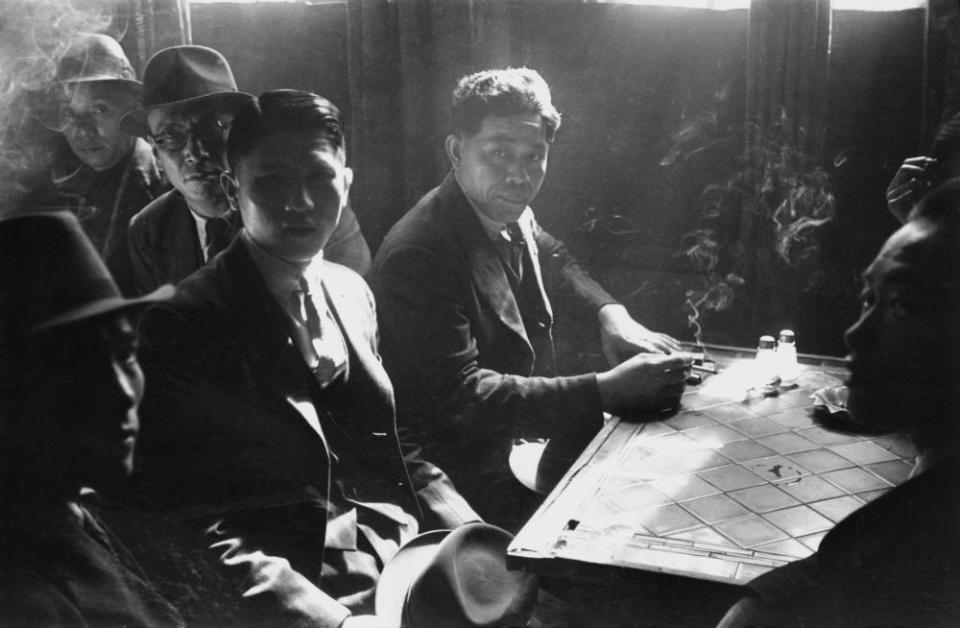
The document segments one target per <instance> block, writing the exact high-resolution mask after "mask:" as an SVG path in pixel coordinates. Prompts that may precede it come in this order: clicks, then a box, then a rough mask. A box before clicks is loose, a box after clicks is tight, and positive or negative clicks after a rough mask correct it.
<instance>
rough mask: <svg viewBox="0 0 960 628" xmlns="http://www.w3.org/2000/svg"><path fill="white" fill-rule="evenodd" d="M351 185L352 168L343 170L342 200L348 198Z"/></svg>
mask: <svg viewBox="0 0 960 628" xmlns="http://www.w3.org/2000/svg"><path fill="white" fill-rule="evenodd" d="M351 185H353V168H344V169H343V198H347V197H348V196H350V186H351Z"/></svg>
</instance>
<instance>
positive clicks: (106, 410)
mask: <svg viewBox="0 0 960 628" xmlns="http://www.w3.org/2000/svg"><path fill="white" fill-rule="evenodd" d="M172 293H173V289H172V288H171V287H170V286H166V287H164V288H162V289H160V290H158V291H156V292H154V293H152V294H150V295H148V296H145V297H141V298H139V299H126V298H124V297H122V296H121V294H120V291H119V290H118V289H117V286H116V285H115V284H114V282H113V279H112V278H111V276H110V273H109V272H108V270H107V268H106V267H105V266H104V264H103V262H102V261H101V260H100V259H99V257H98V254H97V251H96V250H95V249H94V247H93V245H92V244H91V243H90V241H89V240H88V239H87V238H86V236H85V235H84V234H83V232H82V230H81V228H80V225H79V223H78V222H77V220H76V218H74V217H73V216H72V215H71V214H69V213H67V212H53V213H42V214H35V215H29V216H18V217H13V218H8V219H6V220H3V221H0V500H2V503H3V505H4V515H3V517H2V521H0V548H2V551H0V623H2V624H3V625H38V626H39V625H43V626H51V625H91V626H97V625H111V626H113V625H123V626H176V625H182V624H183V622H182V620H181V618H180V616H179V614H178V613H177V611H176V610H175V609H174V608H173V607H172V606H170V604H168V603H167V602H166V601H165V600H163V599H162V598H161V597H160V596H159V595H158V594H157V593H156V591H155V590H154V588H153V586H152V585H151V583H150V582H149V581H148V580H147V579H146V577H145V576H144V574H143V573H142V572H141V571H140V569H139V568H138V567H137V565H136V564H135V563H134V562H133V561H132V559H131V558H130V555H129V554H128V553H127V552H126V550H125V548H124V547H123V546H122V545H121V544H120V542H119V540H118V539H117V538H116V537H115V536H114V535H113V534H112V533H111V532H110V530H109V529H108V528H107V527H106V526H105V525H103V523H102V522H101V521H100V520H99V519H98V518H97V517H96V516H94V515H92V514H91V512H90V511H89V510H88V505H89V503H90V501H91V499H92V498H93V494H92V492H91V491H90V487H92V488H94V489H98V490H99V489H103V490H105V491H108V490H109V489H111V488H113V487H116V486H117V485H118V483H120V482H122V481H123V480H125V478H126V477H127V476H128V475H129V474H130V472H131V470H132V467H133V453H134V442H135V439H136V436H137V431H138V415H137V407H138V404H139V402H140V397H141V395H142V393H143V374H142V373H141V371H140V367H139V365H138V363H137V355H136V345H137V334H136V332H135V330H134V327H133V323H132V319H131V318H130V316H129V312H130V311H131V310H134V309H137V308H139V307H142V306H143V305H144V304H146V303H149V302H154V301H157V300H161V299H164V298H168V297H169V296H170V295H171V294H172Z"/></svg>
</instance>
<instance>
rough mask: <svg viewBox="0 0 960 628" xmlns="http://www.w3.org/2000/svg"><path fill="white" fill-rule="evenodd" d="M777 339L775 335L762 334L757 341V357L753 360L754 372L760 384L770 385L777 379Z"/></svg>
mask: <svg viewBox="0 0 960 628" xmlns="http://www.w3.org/2000/svg"><path fill="white" fill-rule="evenodd" d="M776 346H777V341H776V340H774V339H773V336H760V342H759V343H757V357H756V359H755V360H754V362H753V368H754V372H755V374H756V378H757V384H758V385H759V386H769V385H770V384H771V383H773V381H774V380H776V379H777V353H776Z"/></svg>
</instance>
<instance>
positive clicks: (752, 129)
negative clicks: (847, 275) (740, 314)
mask: <svg viewBox="0 0 960 628" xmlns="http://www.w3.org/2000/svg"><path fill="white" fill-rule="evenodd" d="M748 28H749V35H748V40H747V68H746V73H747V74H746V86H747V97H746V118H745V123H746V124H745V127H744V129H745V156H746V159H747V163H748V164H749V167H751V168H752V169H753V170H754V172H753V173H752V175H751V178H750V180H749V184H748V185H749V188H750V190H749V192H751V193H752V194H753V195H752V197H750V198H751V199H752V200H755V201H756V203H753V202H747V203H745V204H744V206H743V207H742V210H741V236H740V241H741V243H742V245H743V246H744V247H745V249H746V250H747V251H751V252H752V253H753V258H752V259H750V260H744V262H743V265H742V267H741V269H742V271H743V276H744V279H745V280H746V287H747V293H748V294H750V295H751V297H752V299H751V300H752V302H753V304H752V307H751V308H750V311H749V312H745V313H746V314H747V315H748V321H749V323H748V326H747V329H754V330H758V329H763V325H764V323H765V322H766V321H768V320H777V319H783V318H790V315H791V313H793V312H795V311H796V309H797V307H798V303H799V297H800V292H801V286H800V285H796V284H795V283H794V282H795V281H796V280H797V279H798V278H797V277H795V276H794V274H795V272H794V271H796V270H798V269H795V268H791V264H794V263H795V260H793V259H790V256H789V254H788V255H787V256H786V257H785V256H784V255H782V254H781V252H782V251H784V247H785V246H787V243H785V242H782V241H781V240H780V239H781V238H787V237H792V232H790V231H789V229H790V227H789V226H786V227H784V226H782V225H786V224H787V223H794V224H795V223H796V221H798V220H804V219H805V218H807V215H806V214H807V213H808V210H807V208H798V209H799V211H794V208H785V207H783V206H782V203H784V202H786V203H789V202H791V200H792V195H793V191H791V189H790V188H791V187H793V188H794V189H796V187H797V186H808V187H810V188H811V193H814V194H821V195H824V197H823V199H822V200H823V201H824V202H831V201H830V199H828V198H826V196H825V195H826V194H829V192H828V191H827V190H825V189H822V188H819V186H818V182H817V181H814V180H813V179H808V178H807V177H808V176H809V175H812V174H813V173H814V172H815V170H816V169H817V168H818V167H820V166H821V165H822V161H823V155H824V142H825V137H826V103H827V94H828V92H827V88H828V76H829V45H830V2H829V0H752V2H751V4H750V13H749V27H748ZM770 188H772V189H770ZM777 188H781V189H777ZM804 193H805V192H804ZM824 211H826V210H824ZM791 214H794V215H791ZM799 270H800V272H803V269H799ZM791 284H794V285H791ZM768 331H770V332H773V333H775V332H776V330H768Z"/></svg>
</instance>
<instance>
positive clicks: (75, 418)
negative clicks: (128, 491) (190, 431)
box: [23, 314, 144, 488]
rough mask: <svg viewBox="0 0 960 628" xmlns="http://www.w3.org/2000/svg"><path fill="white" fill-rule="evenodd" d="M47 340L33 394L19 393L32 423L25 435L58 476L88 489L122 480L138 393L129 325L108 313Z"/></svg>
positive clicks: (140, 384) (139, 377)
mask: <svg viewBox="0 0 960 628" xmlns="http://www.w3.org/2000/svg"><path fill="white" fill-rule="evenodd" d="M48 334H49V335H48V336H47V339H46V340H44V341H43V344H42V347H40V349H39V350H38V351H37V358H36V361H35V364H36V366H35V367H33V370H34V371H36V372H35V374H34V375H33V377H32V378H31V379H36V380H37V381H36V388H35V389H33V390H27V391H23V394H24V395H29V396H30V399H29V401H28V402H27V410H28V411H27V412H26V413H25V414H24V416H25V417H27V419H28V420H29V421H31V422H32V425H25V426H24V429H25V431H29V432H30V436H31V438H32V440H33V441H34V447H35V448H36V450H37V452H38V456H39V457H41V458H45V459H46V463H45V466H46V467H47V468H48V469H49V470H58V471H59V473H60V474H61V475H62V477H63V478H65V479H67V480H70V481H76V482H79V483H80V484H82V485H84V486H93V487H95V488H97V487H101V486H104V485H107V484H110V483H113V482H116V481H118V480H121V479H122V478H124V477H125V476H127V475H129V474H130V472H131V471H132V470H133V455H134V443H135V440H136V435H137V432H138V429H139V418H138V415H137V409H138V407H139V404H140V399H141V398H142V396H143V388H144V381H143V372H142V371H141V370H140V365H139V363H138V362H137V357H136V343H137V336H136V332H135V331H134V329H133V326H132V325H131V323H130V321H129V319H128V318H127V316H126V315H124V314H111V315H104V316H101V317H97V318H94V319H91V320H88V321H83V322H80V323H73V324H70V325H68V326H65V327H64V328H61V329H58V330H55V331H52V332H48ZM41 464H43V462H41Z"/></svg>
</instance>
